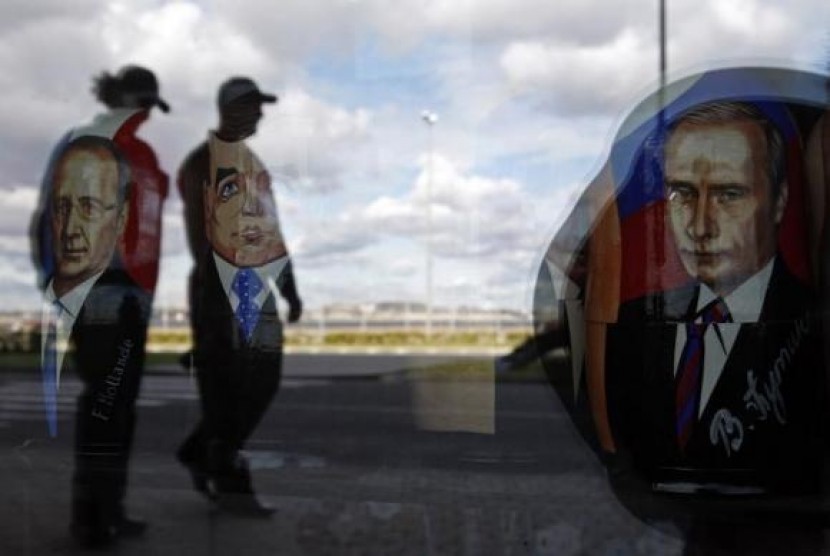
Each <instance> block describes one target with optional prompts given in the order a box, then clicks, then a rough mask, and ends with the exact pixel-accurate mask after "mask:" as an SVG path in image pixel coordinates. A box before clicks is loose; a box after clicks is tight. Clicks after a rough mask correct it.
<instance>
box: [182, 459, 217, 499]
mask: <svg viewBox="0 0 830 556" xmlns="http://www.w3.org/2000/svg"><path fill="white" fill-rule="evenodd" d="M176 459H178V460H179V463H181V464H182V465H183V466H185V468H186V469H187V471H188V472H189V473H190V480H191V481H192V482H193V488H194V489H195V490H196V492H198V493H199V494H201V495H203V496H205V497H206V498H207V499H208V500H215V499H216V489H215V488H214V487H213V485H212V484H211V481H210V475H208V472H207V470H206V469H205V468H204V466H202V465H200V464H198V463H196V462H195V461H189V460H188V459H186V458H184V457H183V456H182V454H181V451H179V452H178V453H177V454H176Z"/></svg>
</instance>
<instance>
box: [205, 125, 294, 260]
mask: <svg viewBox="0 0 830 556" xmlns="http://www.w3.org/2000/svg"><path fill="white" fill-rule="evenodd" d="M210 166H211V183H210V184H208V186H207V187H206V188H205V225H206V228H207V237H208V241H209V242H210V244H211V246H212V247H213V250H214V251H215V252H216V253H217V254H218V255H219V256H220V257H222V258H223V259H225V260H226V261H228V262H229V263H231V264H232V265H234V266H237V267H254V266H261V265H263V264H265V263H268V262H271V261H273V260H275V259H277V258H279V257H281V256H283V255H285V244H284V242H283V238H282V234H281V233H280V228H279V222H278V220H277V207H276V204H275V202H274V196H273V193H272V191H271V178H270V177H269V175H268V172H267V171H266V170H265V169H264V168H263V167H262V165H261V164H260V163H259V161H258V160H257V159H256V158H255V157H254V156H253V155H252V154H251V151H250V150H248V149H247V148H246V147H245V146H244V144H242V143H225V142H221V141H215V140H214V141H212V142H211V164H210Z"/></svg>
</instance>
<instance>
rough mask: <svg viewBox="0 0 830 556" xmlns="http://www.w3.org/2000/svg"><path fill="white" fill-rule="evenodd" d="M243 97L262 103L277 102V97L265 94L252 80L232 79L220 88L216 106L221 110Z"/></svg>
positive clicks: (244, 78)
mask: <svg viewBox="0 0 830 556" xmlns="http://www.w3.org/2000/svg"><path fill="white" fill-rule="evenodd" d="M243 96H245V97H248V96H250V97H251V98H253V99H255V100H258V101H259V102H260V103H265V102H277V95H272V94H269V93H263V92H262V91H260V90H259V87H257V85H256V83H254V81H253V80H252V79H249V78H247V77H231V78H230V79H228V80H227V81H225V82H224V83H222V85H221V86H220V87H219V94H218V95H217V96H216V104H218V105H219V108H222V107H223V106H226V105H228V104H230V103H231V102H233V101H235V100H236V99H238V98H240V97H243Z"/></svg>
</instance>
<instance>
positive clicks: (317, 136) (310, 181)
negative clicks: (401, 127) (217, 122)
mask: <svg viewBox="0 0 830 556" xmlns="http://www.w3.org/2000/svg"><path fill="white" fill-rule="evenodd" d="M266 110H268V112H267V113H266V118H265V119H264V120H263V122H262V124H261V125H260V132H259V134H258V135H257V137H256V138H255V139H254V140H253V141H252V144H253V145H254V148H256V149H257V151H258V152H261V153H266V154H265V155H264V156H267V158H265V159H264V162H265V164H266V165H267V166H268V168H269V170H270V171H271V173H272V175H273V176H274V178H275V179H276V180H278V181H280V182H282V183H285V184H286V185H288V186H289V187H292V188H297V189H302V190H306V191H313V192H325V191H331V190H335V189H339V188H340V187H342V186H343V181H342V180H343V177H344V176H343V175H344V174H346V173H349V172H352V173H353V172H355V171H357V172H362V171H363V170H362V169H361V164H363V163H364V162H365V157H359V156H356V155H357V154H358V153H359V152H361V150H362V149H364V148H365V146H366V143H367V141H368V139H369V134H370V127H371V114H370V111H369V110H367V109H364V108H357V109H354V110H347V109H345V108H342V107H340V106H336V105H333V104H331V103H327V102H324V101H322V100H320V99H318V98H314V97H313V96H312V95H310V94H309V93H308V92H306V91H304V90H302V89H299V88H296V87H293V88H289V89H288V90H287V91H286V92H285V93H284V95H283V96H282V98H281V100H280V102H279V104H277V106H276V107H274V108H273V109H266ZM356 161H357V163H356Z"/></svg>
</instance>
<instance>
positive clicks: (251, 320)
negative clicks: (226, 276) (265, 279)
mask: <svg viewBox="0 0 830 556" xmlns="http://www.w3.org/2000/svg"><path fill="white" fill-rule="evenodd" d="M231 289H232V290H233V292H234V293H235V294H236V296H237V297H238V298H239V305H237V306H236V320H237V321H239V326H240V327H242V332H243V333H244V334H245V341H246V342H250V341H251V336H253V334H254V329H255V328H256V324H257V321H258V320H259V306H258V305H257V303H256V296H257V295H259V292H261V291H262V280H260V279H259V276H257V273H256V272H255V271H254V270H252V269H250V268H243V269H240V270H239V271H238V272H237V273H236V276H235V277H234V279H233V284H231Z"/></svg>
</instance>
